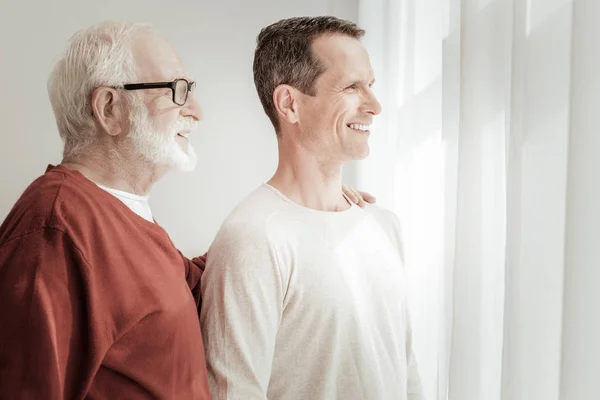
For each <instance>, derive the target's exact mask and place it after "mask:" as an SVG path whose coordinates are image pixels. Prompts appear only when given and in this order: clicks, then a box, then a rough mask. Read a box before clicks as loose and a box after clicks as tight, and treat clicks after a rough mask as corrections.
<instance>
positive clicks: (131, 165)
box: [61, 149, 166, 196]
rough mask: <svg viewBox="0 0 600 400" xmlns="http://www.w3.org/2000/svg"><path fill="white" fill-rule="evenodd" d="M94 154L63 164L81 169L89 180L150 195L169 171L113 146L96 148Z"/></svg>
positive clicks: (68, 159) (66, 159)
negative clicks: (131, 157) (129, 155)
mask: <svg viewBox="0 0 600 400" xmlns="http://www.w3.org/2000/svg"><path fill="white" fill-rule="evenodd" d="M90 153H91V155H84V156H78V157H71V158H65V159H63V161H62V162H61V165H62V166H63V167H65V168H68V169H71V170H74V171H78V172H80V173H81V174H83V176H85V177H86V178H88V179H89V180H91V181H93V182H95V183H97V184H100V185H103V186H106V187H109V188H112V189H117V190H122V191H124V192H128V193H134V194H137V195H141V196H146V195H148V193H150V190H151V189H152V186H153V185H154V184H155V183H156V182H157V181H158V180H159V179H160V178H161V177H162V176H163V175H164V174H165V173H166V169H165V168H160V167H157V166H155V165H151V163H149V162H147V161H145V160H132V159H126V158H125V157H123V155H121V154H119V153H117V152H115V151H114V150H110V149H95V151H93V152H92V151H90Z"/></svg>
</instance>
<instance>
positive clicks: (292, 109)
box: [273, 85, 300, 124]
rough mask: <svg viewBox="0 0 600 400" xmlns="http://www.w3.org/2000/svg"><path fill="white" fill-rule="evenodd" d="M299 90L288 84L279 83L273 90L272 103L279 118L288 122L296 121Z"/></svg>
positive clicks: (293, 122)
mask: <svg viewBox="0 0 600 400" xmlns="http://www.w3.org/2000/svg"><path fill="white" fill-rule="evenodd" d="M299 94H300V93H299V92H298V90H297V89H296V88H294V87H292V86H290V85H279V86H277V87H276V88H275V90H274V91H273V104H274V105H275V110H277V114H278V115H279V118H280V119H281V120H283V121H286V122H287V123H289V124H295V123H296V122H298V119H299V115H298V109H299V105H300V104H299V102H298V96H299Z"/></svg>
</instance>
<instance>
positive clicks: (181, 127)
mask: <svg viewBox="0 0 600 400" xmlns="http://www.w3.org/2000/svg"><path fill="white" fill-rule="evenodd" d="M196 129H198V121H195V120H194V119H193V118H183V117H182V118H179V119H178V120H177V121H176V122H174V123H173V125H171V129H170V131H171V132H172V133H173V134H176V133H179V132H193V131H195V130H196Z"/></svg>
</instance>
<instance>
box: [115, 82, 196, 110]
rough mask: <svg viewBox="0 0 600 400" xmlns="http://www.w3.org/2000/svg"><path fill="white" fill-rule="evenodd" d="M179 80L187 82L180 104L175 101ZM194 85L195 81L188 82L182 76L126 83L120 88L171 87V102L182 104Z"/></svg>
mask: <svg viewBox="0 0 600 400" xmlns="http://www.w3.org/2000/svg"><path fill="white" fill-rule="evenodd" d="M179 81H184V82H185V83H186V84H187V90H186V92H185V100H184V101H183V103H182V104H179V103H178V102H176V101H175V90H176V88H177V82H179ZM195 87H196V82H195V81H191V82H190V81H188V80H187V79H184V78H177V79H175V80H174V81H172V82H146V83H127V84H125V85H123V87H122V89H125V90H142V89H171V92H172V94H173V97H172V100H173V103H175V104H177V105H178V106H184V105H185V103H187V100H188V97H189V94H190V93H191V92H193V91H194V89H195Z"/></svg>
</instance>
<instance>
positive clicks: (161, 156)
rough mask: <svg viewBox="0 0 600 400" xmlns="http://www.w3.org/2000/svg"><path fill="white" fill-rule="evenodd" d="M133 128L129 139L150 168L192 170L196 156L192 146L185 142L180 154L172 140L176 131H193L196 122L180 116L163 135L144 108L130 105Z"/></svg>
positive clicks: (179, 148)
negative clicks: (151, 165)
mask: <svg viewBox="0 0 600 400" xmlns="http://www.w3.org/2000/svg"><path fill="white" fill-rule="evenodd" d="M131 122H132V126H133V129H132V130H131V132H130V134H129V139H130V140H131V143H132V144H133V146H134V149H135V152H136V153H137V154H140V155H141V156H142V157H144V159H146V160H147V161H149V162H150V163H151V164H153V165H160V166H164V167H167V168H169V169H175V170H179V171H192V170H193V169H194V168H195V167H196V162H197V160H198V157H197V156H196V151H195V150H194V148H193V147H192V144H191V143H189V142H188V146H187V151H184V150H183V149H182V148H181V146H180V145H179V144H178V143H177V141H176V140H175V137H176V136H177V133H178V132H190V131H193V130H195V129H196V126H197V124H198V123H197V122H196V121H194V120H193V119H192V118H184V117H180V118H179V119H178V120H177V121H175V122H174V123H173V124H171V126H169V128H168V131H167V132H158V131H157V130H156V129H155V128H154V122H153V121H152V119H151V118H150V116H149V115H148V110H147V108H146V106H145V105H143V103H142V104H134V106H133V110H132V118H131Z"/></svg>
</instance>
